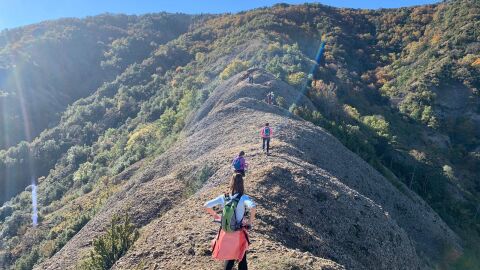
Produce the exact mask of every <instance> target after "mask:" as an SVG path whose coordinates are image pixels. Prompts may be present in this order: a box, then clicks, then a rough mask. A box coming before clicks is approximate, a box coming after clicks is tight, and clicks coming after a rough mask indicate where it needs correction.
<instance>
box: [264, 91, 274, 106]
mask: <svg viewBox="0 0 480 270" xmlns="http://www.w3.org/2000/svg"><path fill="white" fill-rule="evenodd" d="M274 97H275V94H274V93H273V92H269V93H268V94H267V97H266V99H265V102H267V104H269V105H272V104H273V100H274Z"/></svg>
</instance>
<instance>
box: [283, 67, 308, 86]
mask: <svg viewBox="0 0 480 270" xmlns="http://www.w3.org/2000/svg"><path fill="white" fill-rule="evenodd" d="M304 79H305V72H301V71H300V72H295V73H292V74H289V75H288V76H287V82H288V83H289V84H291V85H295V86H299V85H300V84H301V83H302V81H303V80H304Z"/></svg>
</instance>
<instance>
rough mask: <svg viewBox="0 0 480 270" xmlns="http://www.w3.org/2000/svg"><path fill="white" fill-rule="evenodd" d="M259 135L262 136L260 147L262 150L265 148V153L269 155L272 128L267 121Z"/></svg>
mask: <svg viewBox="0 0 480 270" xmlns="http://www.w3.org/2000/svg"><path fill="white" fill-rule="evenodd" d="M260 135H261V136H262V141H263V142H262V149H263V151H264V152H265V150H266V153H267V155H270V138H271V137H272V136H273V130H272V128H271V127H270V124H269V123H266V124H265V126H264V127H263V128H262V130H261V131H260ZM265 146H266V147H265ZM265 148H266V149H265Z"/></svg>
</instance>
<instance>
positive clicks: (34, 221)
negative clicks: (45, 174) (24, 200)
mask: <svg viewBox="0 0 480 270" xmlns="http://www.w3.org/2000/svg"><path fill="white" fill-rule="evenodd" d="M32 224H33V226H34V227H36V226H37V225H38V208H37V185H36V184H35V179H32Z"/></svg>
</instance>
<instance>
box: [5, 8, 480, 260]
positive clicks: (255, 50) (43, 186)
mask: <svg viewBox="0 0 480 270" xmlns="http://www.w3.org/2000/svg"><path fill="white" fill-rule="evenodd" d="M479 14H480V3H479V2H478V1H476V0H457V1H447V2H444V3H440V4H437V5H429V6H419V7H413V8H401V9H387V10H376V11H374V10H352V9H337V8H331V7H328V6H323V5H319V4H305V5H299V6H290V5H285V4H281V5H276V6H274V7H271V8H262V9H256V10H252V11H248V12H241V13H238V14H233V15H230V14H225V15H215V16H209V15H208V16H206V15H205V16H188V15H180V14H150V15H144V16H124V15H102V16H97V17H91V18H87V19H82V20H79V19H68V20H60V21H51V22H45V23H41V24H38V25H32V26H27V27H23V28H18V29H12V30H5V31H3V32H2V33H1V34H0V108H1V110H2V116H3V117H2V118H0V146H1V147H2V148H1V149H3V150H0V203H3V202H5V203H4V204H3V206H2V207H1V208H0V239H1V241H0V267H5V268H12V269H31V268H32V266H33V265H34V264H36V263H38V262H41V261H42V260H45V259H46V258H49V257H51V256H52V255H53V254H55V252H57V251H58V250H59V249H61V248H62V246H63V245H65V243H66V242H67V241H68V240H69V239H70V238H71V237H73V236H74V235H75V234H76V232H78V231H79V230H80V229H81V228H82V227H83V225H85V224H86V223H87V222H88V220H89V219H90V218H91V217H92V216H93V215H94V213H95V212H96V211H97V210H98V209H99V208H100V207H101V206H102V204H103V203H104V202H105V200H106V199H108V198H109V196H111V195H112V194H113V193H114V192H115V190H116V187H117V185H118V182H117V181H118V179H117V178H116V177H115V176H116V175H118V174H120V173H122V172H124V171H125V170H126V169H127V168H128V167H129V166H130V165H132V164H134V163H136V162H138V161H141V160H148V159H150V158H152V157H154V156H156V155H158V154H160V153H162V152H163V151H165V149H167V148H168V147H170V146H171V145H172V143H173V142H175V141H176V140H178V139H181V137H179V136H180V134H181V133H180V132H181V131H182V128H183V127H184V125H185V123H186V122H187V121H188V120H189V118H188V117H189V114H190V113H191V112H192V111H194V110H195V109H196V108H198V107H199V106H200V105H201V104H202V103H203V102H204V101H205V100H206V99H207V98H208V96H209V93H210V92H211V90H212V89H213V88H214V87H215V86H216V85H217V84H218V83H219V82H220V81H222V80H224V79H226V78H229V77H230V76H232V75H234V74H236V73H238V72H239V71H242V70H245V69H247V68H249V67H259V68H263V69H265V70H267V71H268V72H270V73H272V74H274V75H275V76H276V77H277V78H279V79H281V80H284V81H285V82H287V83H289V84H291V85H292V86H295V87H296V88H298V90H299V91H304V92H305V93H306V94H307V96H308V97H309V98H310V99H311V101H312V102H313V104H314V105H315V106H316V110H311V109H308V108H306V107H300V106H297V104H284V102H282V98H281V97H279V98H277V104H278V105H279V106H283V107H285V108H289V110H290V111H291V112H292V113H293V114H296V115H298V116H301V117H302V118H304V119H306V120H308V121H311V122H313V123H315V124H317V125H320V126H322V127H324V128H325V129H327V130H328V131H329V132H330V133H332V134H333V135H334V136H336V137H337V138H338V139H339V140H340V141H341V142H342V143H343V144H344V145H345V146H347V147H348V148H349V149H350V150H351V151H353V152H355V153H356V154H358V155H359V156H361V157H362V158H363V159H364V160H365V161H367V162H369V163H370V164H371V165H372V166H374V167H375V168H376V169H377V170H378V171H379V172H381V173H382V174H383V175H384V176H386V177H387V178H388V179H389V180H390V181H391V182H392V183H393V184H394V185H396V186H398V187H399V188H400V189H401V188H402V187H403V186H402V185H399V184H398V183H400V182H403V183H404V184H405V185H406V186H407V187H408V188H410V189H412V190H413V191H415V192H416V193H418V194H419V195H420V196H421V197H422V198H424V200H425V201H426V202H427V203H428V204H429V205H430V206H431V207H432V208H433V209H434V210H435V211H437V213H439V215H440V216H441V217H442V218H443V219H444V220H445V221H446V222H447V224H448V225H449V226H450V227H451V228H452V229H453V230H454V231H455V232H457V233H458V234H459V235H460V236H461V237H462V238H463V239H464V240H465V252H464V254H463V256H462V257H460V258H459V259H458V260H457V261H456V262H454V263H453V264H451V265H450V268H452V269H455V268H458V269H475V268H473V267H475V265H478V263H479V262H478V259H477V261H475V254H478V252H479V250H480V248H479V246H478V240H479V239H480V209H479V205H480V199H479V198H480V196H479V195H480V182H479V180H478V179H480V33H479V30H478V29H480V15H479ZM322 36H323V40H325V41H326V44H327V45H326V51H325V57H324V61H323V63H322V65H321V67H320V68H319V69H318V71H317V73H316V74H313V78H315V79H316V80H315V81H314V82H312V83H311V84H309V85H306V86H305V82H306V81H307V79H308V73H309V71H310V68H311V66H312V65H313V64H314V57H315V54H316V52H317V49H318V46H319V44H320V41H321V40H322ZM25 123H26V124H25ZM32 178H33V179H36V181H37V182H38V185H39V187H38V198H39V205H40V213H39V220H40V225H39V226H38V227H37V228H36V229H32V228H31V217H30V212H31V206H30V205H31V188H30V187H27V186H28V185H29V184H30V182H31V179H32ZM26 187H27V188H26ZM25 188H26V189H25ZM24 189H25V191H22V190H24Z"/></svg>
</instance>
